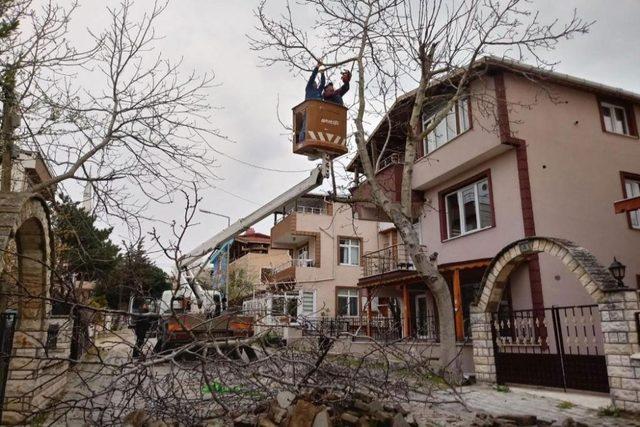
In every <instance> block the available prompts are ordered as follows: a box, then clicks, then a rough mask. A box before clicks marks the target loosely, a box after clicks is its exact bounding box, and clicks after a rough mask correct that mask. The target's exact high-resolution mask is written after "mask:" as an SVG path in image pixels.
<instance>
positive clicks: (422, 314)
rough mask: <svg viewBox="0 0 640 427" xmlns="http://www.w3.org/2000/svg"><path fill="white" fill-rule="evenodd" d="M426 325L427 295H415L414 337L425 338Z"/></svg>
mask: <svg viewBox="0 0 640 427" xmlns="http://www.w3.org/2000/svg"><path fill="white" fill-rule="evenodd" d="M426 326H427V296H426V295H416V338H419V339H425V338H427V336H426V331H427V329H426Z"/></svg>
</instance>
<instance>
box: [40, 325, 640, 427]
mask: <svg viewBox="0 0 640 427" xmlns="http://www.w3.org/2000/svg"><path fill="white" fill-rule="evenodd" d="M133 342H134V337H133V334H132V333H131V331H129V330H125V331H123V332H121V333H119V335H118V336H111V337H109V338H105V339H101V340H99V341H98V342H97V346H98V347H99V348H100V349H101V350H100V352H99V355H95V354H94V355H88V356H87V357H86V358H85V361H84V362H83V363H81V364H80V365H79V366H77V367H76V368H75V369H74V372H73V373H71V374H70V376H71V378H70V382H69V385H68V387H67V393H66V395H65V398H66V399H73V398H76V399H84V398H86V396H88V395H89V390H93V391H96V390H100V389H102V388H105V387H108V386H109V384H111V382H112V381H114V376H116V375H117V374H118V373H121V372H122V371H121V370H119V369H109V368H108V366H109V365H114V366H119V365H124V364H127V363H131V362H130V354H131V344H132V343H133ZM153 344H154V340H150V342H148V343H147V350H150V348H151V347H152V346H153ZM105 366H106V367H105ZM131 366H135V365H131ZM168 369H169V368H168V367H166V366H159V367H156V368H155V369H154V372H153V374H154V375H157V377H158V378H163V375H165V374H166V372H164V371H165V370H167V371H168ZM171 378H177V377H174V376H172V377H171ZM460 393H461V395H462V397H463V398H464V401H465V402H466V404H467V407H468V408H469V409H468V410H467V409H465V408H464V407H463V406H462V405H460V404H457V403H437V404H434V405H430V406H425V405H411V406H410V409H411V411H412V412H413V413H414V414H415V416H416V420H417V421H418V422H419V423H420V424H421V425H427V426H449V425H452V426H466V425H469V423H470V422H471V420H472V419H473V417H474V416H475V413H476V412H478V411H481V412H487V413H490V414H493V415H500V414H513V415H536V416H537V417H538V418H540V419H542V420H545V421H549V422H557V423H558V425H560V423H561V422H562V421H563V420H565V419H566V418H569V417H571V418H573V419H574V420H576V421H579V422H582V423H584V424H587V425H589V426H637V427H640V420H633V419H630V418H615V417H602V416H599V415H598V410H597V405H598V404H599V402H602V404H603V406H606V404H607V401H606V399H603V400H598V399H590V400H589V399H584V398H583V397H580V396H576V395H564V394H559V393H556V394H555V395H554V394H552V393H548V394H550V395H551V397H549V396H541V395H535V394H531V391H530V390H529V391H528V390H523V389H520V388H512V389H511V390H510V391H509V392H506V393H505V392H498V391H497V390H494V389H493V388H491V387H490V386H488V385H474V386H469V387H463V388H462V389H461V391H460ZM436 397H437V398H439V399H440V400H441V401H451V400H453V399H452V395H451V394H450V392H439V393H438V394H437V395H436ZM121 398H123V396H121V395H119V394H118V393H111V394H105V395H104V396H99V397H97V398H96V399H94V401H93V403H94V404H95V407H96V408H99V407H101V406H104V404H105V403H106V401H107V400H111V401H118V400H119V399H121ZM563 401H574V402H575V403H576V404H575V405H573V406H571V405H569V404H567V403H566V402H565V403H564V404H562V402H563ZM119 403H122V402H119ZM582 403H584V404H582ZM589 406H591V407H589ZM562 407H565V408H566V409H562ZM56 415H58V416H59V415H63V417H62V418H59V419H57V420H56V421H55V422H54V423H51V420H52V419H53V418H55V417H50V418H49V420H50V421H49V422H48V423H47V424H49V425H55V426H64V425H84V424H85V423H86V421H87V420H85V416H91V417H92V418H93V421H94V423H95V422H96V420H98V418H96V417H98V416H99V414H98V413H95V411H82V410H79V409H76V410H69V411H65V412H64V413H62V414H61V413H58V414H56ZM98 423H99V422H98Z"/></svg>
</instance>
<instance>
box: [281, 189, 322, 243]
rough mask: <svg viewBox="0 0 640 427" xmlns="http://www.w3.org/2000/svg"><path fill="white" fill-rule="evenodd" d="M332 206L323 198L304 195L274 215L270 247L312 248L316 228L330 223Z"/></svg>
mask: <svg viewBox="0 0 640 427" xmlns="http://www.w3.org/2000/svg"><path fill="white" fill-rule="evenodd" d="M332 214H333V204H332V203H331V202H330V201H327V200H325V196H321V195H306V196H303V197H301V198H299V199H297V200H295V201H293V202H291V203H289V204H288V205H287V206H285V207H284V208H283V209H282V211H280V212H277V213H276V214H275V221H274V225H273V227H272V228H271V247H272V248H278V249H296V248H299V247H300V246H302V245H305V244H309V245H310V246H313V243H312V241H315V240H316V235H317V234H318V226H319V225H323V224H325V223H327V224H328V223H330V222H331V219H332Z"/></svg>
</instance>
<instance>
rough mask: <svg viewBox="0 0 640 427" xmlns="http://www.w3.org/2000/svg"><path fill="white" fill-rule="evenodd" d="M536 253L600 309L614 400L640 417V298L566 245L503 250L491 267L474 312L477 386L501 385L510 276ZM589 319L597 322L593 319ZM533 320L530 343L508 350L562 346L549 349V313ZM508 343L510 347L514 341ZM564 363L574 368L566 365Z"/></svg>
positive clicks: (536, 243) (545, 241)
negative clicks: (499, 329) (568, 275)
mask: <svg viewBox="0 0 640 427" xmlns="http://www.w3.org/2000/svg"><path fill="white" fill-rule="evenodd" d="M537 253H547V254H549V255H552V256H555V257H557V258H558V259H560V260H561V261H562V263H563V264H564V265H565V266H566V268H567V270H568V271H570V272H572V273H573V274H574V275H575V276H576V277H577V278H578V280H579V282H580V283H581V284H582V285H583V286H584V288H585V290H586V291H587V293H588V294H589V295H591V297H592V298H593V300H594V302H595V303H596V304H597V312H596V313H594V314H595V315H596V316H597V315H598V314H599V317H600V319H601V321H600V326H601V329H602V340H603V352H604V356H605V358H604V359H605V360H606V374H607V376H608V386H609V387H608V388H609V390H610V393H611V396H612V398H613V399H614V402H615V403H616V404H617V405H618V406H619V407H621V408H624V409H627V410H633V411H640V386H639V384H640V354H639V353H640V347H639V345H638V335H639V331H638V325H637V316H638V315H637V313H638V312H639V311H640V306H639V304H638V295H637V292H636V291H635V290H631V289H628V288H621V287H619V286H618V284H617V282H616V280H615V279H614V278H613V277H612V276H611V274H610V273H609V271H608V270H607V269H605V268H604V267H602V266H601V265H600V264H599V263H598V261H597V259H596V258H595V257H594V256H593V255H592V254H591V253H590V252H589V251H588V250H586V249H585V248H583V247H580V246H578V245H576V244H574V243H572V242H570V241H567V240H563V239H556V238H550V237H529V238H525V239H522V240H517V241H515V242H513V243H511V244H509V245H507V246H506V247H505V248H504V249H502V250H501V251H500V252H499V253H498V254H497V255H496V256H495V258H494V259H493V260H492V261H491V263H490V264H489V266H488V267H487V270H486V272H485V274H484V277H483V279H482V288H481V293H480V295H479V297H478V299H477V300H476V302H475V304H474V305H472V306H471V311H472V314H471V328H472V336H473V359H474V364H475V371H476V376H477V378H478V380H480V381H487V382H496V380H497V379H498V376H497V374H498V371H497V370H496V356H497V355H498V354H497V353H498V352H500V351H501V343H504V340H503V339H502V338H503V337H502V336H500V333H496V326H497V325H496V312H497V310H498V306H499V304H500V301H501V299H502V293H503V291H504V288H505V286H506V284H507V283H508V278H509V275H510V274H511V272H513V271H514V270H515V269H516V268H517V267H518V266H519V265H520V264H522V263H524V262H526V261H527V259H528V257H529V256H531V255H534V254H537ZM574 316H575V315H574ZM588 316H589V317H594V316H593V315H592V314H589V315H588ZM546 317H547V318H548V316H546ZM532 319H533V321H531V322H529V324H528V325H527V327H529V328H530V330H532V331H533V332H532V333H531V339H530V340H528V341H527V342H516V343H513V342H510V343H509V344H510V345H512V346H513V345H522V346H529V347H532V346H540V347H542V348H544V346H546V345H558V344H557V342H556V343H552V344H548V343H549V342H550V341H552V340H553V336H552V330H549V331H548V329H549V328H550V326H549V322H547V319H545V314H544V311H542V314H536V315H534V317H532ZM509 321H511V322H512V323H511V325H512V326H511V327H512V328H513V327H514V326H515V325H518V326H520V324H518V320H517V319H507V322H509ZM547 331H548V332H547ZM547 335H550V336H549V337H548V336H547ZM541 338H542V339H541ZM555 338H556V340H557V341H561V340H562V337H561V336H560V335H557V336H556V337H555ZM506 339H507V341H508V340H509V339H510V337H506ZM541 360H542V359H541ZM564 363H572V362H571V361H567V360H565V361H564ZM538 368H539V366H538ZM569 368H571V366H570V365H569ZM603 369H604V367H603Z"/></svg>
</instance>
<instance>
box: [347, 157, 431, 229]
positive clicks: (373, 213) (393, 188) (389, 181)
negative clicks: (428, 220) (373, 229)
mask: <svg viewBox="0 0 640 427" xmlns="http://www.w3.org/2000/svg"><path fill="white" fill-rule="evenodd" d="M403 168H404V158H403V156H402V154H399V153H393V154H391V155H389V156H387V157H385V158H384V159H382V160H381V161H380V164H379V165H378V169H377V171H376V181H377V183H378V185H379V186H380V187H381V188H382V190H383V191H384V193H385V194H386V195H387V197H389V198H390V199H391V201H393V202H400V200H401V197H402V196H401V194H402V193H401V188H402V171H403ZM351 194H352V195H353V198H354V199H356V200H371V199H372V194H371V185H370V184H369V182H367V181H366V180H365V181H363V182H361V183H359V184H358V186H357V187H355V188H353V189H352V190H351ZM422 199H423V197H422V193H421V192H419V191H413V192H412V194H411V204H412V211H413V214H414V216H417V215H419V214H420V210H421V208H422ZM354 207H355V210H356V212H357V214H358V218H359V219H365V220H377V221H388V220H389V219H388V218H387V217H386V215H385V214H384V212H382V211H381V210H380V209H379V208H377V207H376V206H375V205H374V204H373V203H372V202H356V203H355V205H354Z"/></svg>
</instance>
